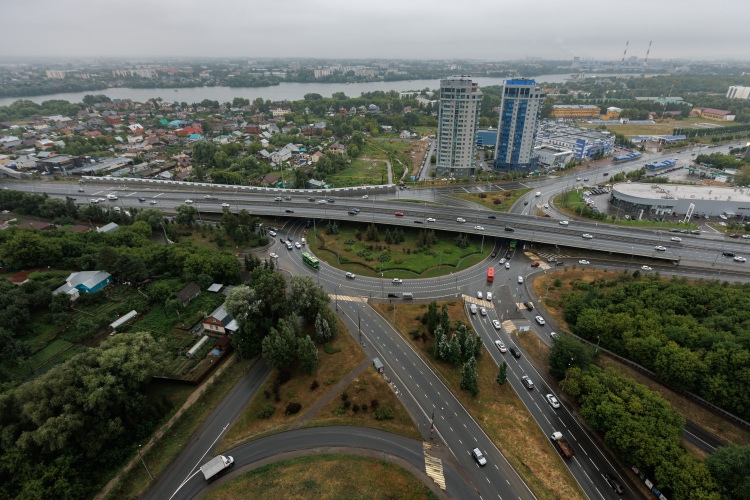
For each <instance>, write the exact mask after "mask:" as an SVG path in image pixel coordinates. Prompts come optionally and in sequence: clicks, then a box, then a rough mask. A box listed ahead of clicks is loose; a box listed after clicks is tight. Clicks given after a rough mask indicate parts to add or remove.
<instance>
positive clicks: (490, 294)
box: [487, 292, 492, 300]
mask: <svg viewBox="0 0 750 500" xmlns="http://www.w3.org/2000/svg"><path fill="white" fill-rule="evenodd" d="M487 300H492V292H487Z"/></svg>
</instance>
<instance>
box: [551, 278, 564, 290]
mask: <svg viewBox="0 0 750 500" xmlns="http://www.w3.org/2000/svg"><path fill="white" fill-rule="evenodd" d="M552 284H553V285H555V287H557V288H560V287H561V286H562V280H561V279H560V278H555V281H554V282H553V283H552Z"/></svg>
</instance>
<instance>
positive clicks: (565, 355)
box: [549, 335, 592, 380]
mask: <svg viewBox="0 0 750 500" xmlns="http://www.w3.org/2000/svg"><path fill="white" fill-rule="evenodd" d="M591 359H592V353H591V349H589V348H588V347H587V346H586V345H584V344H583V343H582V342H580V341H579V340H577V339H576V338H575V337H573V336H571V335H561V336H559V337H558V339H557V340H556V341H555V342H553V343H552V349H551V350H550V354H549V373H550V375H552V376H553V377H555V378H557V379H558V380H561V379H563V378H565V373H566V372H567V370H568V368H569V367H571V366H575V367H579V368H582V369H584V370H585V369H586V368H588V366H589V365H590V364H591Z"/></svg>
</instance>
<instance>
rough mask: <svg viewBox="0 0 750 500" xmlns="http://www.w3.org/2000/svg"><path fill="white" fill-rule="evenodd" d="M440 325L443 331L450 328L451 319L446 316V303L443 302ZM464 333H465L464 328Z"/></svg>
mask: <svg viewBox="0 0 750 500" xmlns="http://www.w3.org/2000/svg"><path fill="white" fill-rule="evenodd" d="M440 326H442V327H443V331H444V332H445V333H448V332H449V331H450V329H451V319H450V317H449V316H448V304H443V310H442V311H441V312H440ZM464 333H466V331H465V330H464Z"/></svg>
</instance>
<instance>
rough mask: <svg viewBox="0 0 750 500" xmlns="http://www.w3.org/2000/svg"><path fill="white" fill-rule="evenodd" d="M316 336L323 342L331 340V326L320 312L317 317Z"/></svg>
mask: <svg viewBox="0 0 750 500" xmlns="http://www.w3.org/2000/svg"><path fill="white" fill-rule="evenodd" d="M315 337H316V339H317V340H318V342H320V343H321V344H323V343H325V342H328V341H329V340H331V327H330V326H328V321H326V320H325V319H324V318H323V316H321V314H320V313H318V316H317V317H316V318H315Z"/></svg>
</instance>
